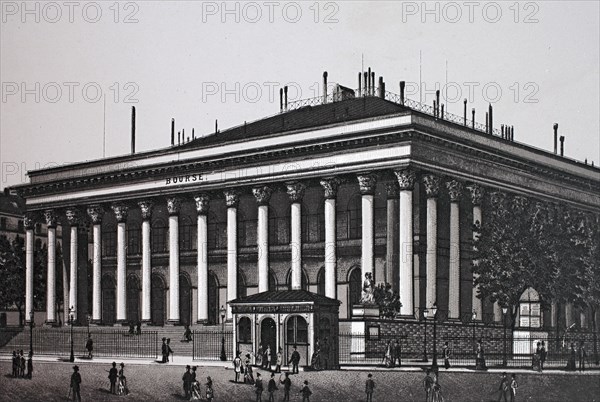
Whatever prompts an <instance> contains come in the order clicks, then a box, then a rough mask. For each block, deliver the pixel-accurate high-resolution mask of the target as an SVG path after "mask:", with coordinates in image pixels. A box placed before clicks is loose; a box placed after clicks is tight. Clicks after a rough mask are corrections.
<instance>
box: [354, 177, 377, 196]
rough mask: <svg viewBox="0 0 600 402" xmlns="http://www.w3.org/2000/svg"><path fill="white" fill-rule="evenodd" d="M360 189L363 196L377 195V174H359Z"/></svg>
mask: <svg viewBox="0 0 600 402" xmlns="http://www.w3.org/2000/svg"><path fill="white" fill-rule="evenodd" d="M356 178H357V179H358V187H359V189H360V193H361V194H362V195H373V194H375V188H376V186H377V175H376V174H375V173H359V174H357V175H356Z"/></svg>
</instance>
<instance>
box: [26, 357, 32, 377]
mask: <svg viewBox="0 0 600 402" xmlns="http://www.w3.org/2000/svg"><path fill="white" fill-rule="evenodd" d="M27 378H29V379H30V380H31V379H32V378H33V352H29V358H28V359H27Z"/></svg>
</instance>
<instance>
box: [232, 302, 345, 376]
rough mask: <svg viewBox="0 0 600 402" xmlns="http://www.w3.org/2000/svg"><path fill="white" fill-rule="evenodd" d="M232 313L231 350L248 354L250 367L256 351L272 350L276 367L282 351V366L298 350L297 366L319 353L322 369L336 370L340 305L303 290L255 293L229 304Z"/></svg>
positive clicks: (272, 359)
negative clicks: (316, 351) (232, 341)
mask: <svg viewBox="0 0 600 402" xmlns="http://www.w3.org/2000/svg"><path fill="white" fill-rule="evenodd" d="M229 305H230V306H231V310H232V313H233V320H234V325H233V339H234V345H233V348H234V350H237V351H239V352H241V353H242V355H246V354H250V355H251V356H252V361H253V363H256V358H255V356H256V355H257V354H258V353H259V351H262V352H264V351H265V350H266V349H267V347H270V349H271V364H275V361H276V358H277V351H278V350H279V348H281V352H282V355H283V365H287V363H288V361H289V360H290V356H291V354H292V352H293V351H294V347H296V348H297V350H298V352H299V353H300V366H308V365H310V361H311V358H312V356H313V354H314V352H315V350H319V351H320V352H319V353H320V356H321V364H322V366H323V367H322V368H325V367H324V365H325V361H327V367H326V368H327V369H337V368H339V350H338V348H339V321H338V319H339V307H340V302H339V301H338V300H335V299H331V298H329V297H325V296H321V295H318V294H316V293H311V292H309V291H306V290H281V291H267V292H262V293H257V294H254V295H251V296H247V297H242V298H239V299H235V300H232V301H230V302H229Z"/></svg>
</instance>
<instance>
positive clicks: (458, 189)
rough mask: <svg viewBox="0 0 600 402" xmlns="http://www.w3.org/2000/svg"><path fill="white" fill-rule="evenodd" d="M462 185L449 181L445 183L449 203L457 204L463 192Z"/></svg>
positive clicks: (456, 181)
mask: <svg viewBox="0 0 600 402" xmlns="http://www.w3.org/2000/svg"><path fill="white" fill-rule="evenodd" d="M463 187H464V186H463V184H462V183H461V182H460V181H458V180H450V181H449V182H446V188H447V189H448V195H449V196H450V202H459V201H460V197H461V195H462V191H463Z"/></svg>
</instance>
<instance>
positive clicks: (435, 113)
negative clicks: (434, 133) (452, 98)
mask: <svg viewBox="0 0 600 402" xmlns="http://www.w3.org/2000/svg"><path fill="white" fill-rule="evenodd" d="M436 111H437V102H436V100H435V99H434V100H433V117H435V118H436V119H437V112H436Z"/></svg>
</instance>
